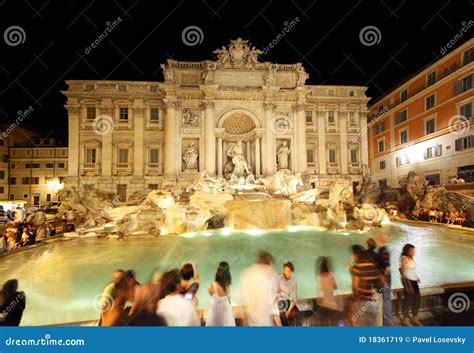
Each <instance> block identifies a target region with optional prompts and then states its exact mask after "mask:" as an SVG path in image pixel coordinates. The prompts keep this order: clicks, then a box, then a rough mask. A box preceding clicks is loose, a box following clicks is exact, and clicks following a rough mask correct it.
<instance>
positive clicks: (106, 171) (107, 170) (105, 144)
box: [100, 99, 115, 183]
mask: <svg viewBox="0 0 474 353" xmlns="http://www.w3.org/2000/svg"><path fill="white" fill-rule="evenodd" d="M113 113H114V109H113V106H112V101H111V100H109V99H103V100H102V104H101V106H100V115H102V116H105V117H110V118H111V119H112V120H113V121H115V119H114V114H113ZM112 131H113V130H111V131H108V130H107V132H106V133H104V134H103V135H102V156H101V158H100V163H101V177H102V180H103V181H102V183H103V182H107V181H106V180H107V177H109V178H110V177H111V176H112V161H113V150H112V149H113V145H112ZM104 177H105V178H104ZM108 180H109V181H110V179H108Z"/></svg>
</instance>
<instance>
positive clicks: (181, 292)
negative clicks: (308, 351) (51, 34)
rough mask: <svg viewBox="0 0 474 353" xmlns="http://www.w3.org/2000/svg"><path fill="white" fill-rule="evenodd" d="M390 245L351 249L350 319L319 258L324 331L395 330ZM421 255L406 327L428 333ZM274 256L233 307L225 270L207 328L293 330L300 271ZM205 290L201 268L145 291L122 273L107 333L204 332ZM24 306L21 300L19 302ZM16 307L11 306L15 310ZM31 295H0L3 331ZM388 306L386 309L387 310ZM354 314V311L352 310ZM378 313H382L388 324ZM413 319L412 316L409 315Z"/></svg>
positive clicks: (103, 311)
mask: <svg viewBox="0 0 474 353" xmlns="http://www.w3.org/2000/svg"><path fill="white" fill-rule="evenodd" d="M385 242H386V237H385V236H383V235H378V236H377V237H376V239H372V238H369V239H367V243H366V247H363V246H361V245H359V244H356V245H353V246H352V247H351V251H352V257H351V261H350V265H349V267H348V270H349V272H350V274H351V276H352V296H351V300H350V301H349V302H350V303H349V305H348V307H349V311H347V310H346V311H344V308H343V307H344V305H343V303H342V299H341V296H338V295H336V291H337V288H338V286H337V276H336V275H335V273H334V272H333V271H332V270H331V267H332V261H331V260H330V259H329V258H328V257H320V258H319V259H318V260H317V263H316V274H317V275H318V276H317V286H318V297H319V298H318V300H317V304H316V307H315V308H316V309H315V310H316V311H315V312H314V314H317V315H318V316H319V317H320V318H321V321H320V323H321V324H323V325H353V326H379V325H385V326H391V325H393V321H392V306H391V267H390V255H389V251H388V249H387V247H386V246H385ZM414 256H415V247H414V246H413V245H411V244H406V245H405V246H404V247H403V250H402V254H401V257H400V267H399V271H400V274H401V281H402V284H403V288H404V290H403V293H404V301H403V307H402V317H403V320H402V322H403V324H404V325H406V326H412V325H421V323H420V321H419V320H418V318H417V315H418V310H419V307H420V290H419V282H420V279H419V277H418V275H417V272H416V265H415V261H414ZM274 264H275V260H274V258H273V256H272V255H271V254H270V253H268V252H266V251H260V252H259V253H258V255H257V258H256V261H255V263H254V264H253V265H252V266H250V267H249V268H247V269H245V270H243V271H242V273H241V275H240V278H239V283H238V286H237V289H236V291H235V294H234V295H235V300H234V301H233V302H234V304H236V306H235V307H234V308H233V307H232V306H231V299H230V298H231V294H232V283H233V282H232V276H231V271H230V265H229V263H227V262H225V261H223V262H220V263H219V265H218V267H217V270H216V273H215V276H214V280H213V282H212V283H211V284H210V285H209V287H208V288H207V290H208V293H209V295H210V297H211V301H210V305H209V308H208V311H207V316H206V318H205V325H206V326H235V325H236V318H238V323H239V324H240V325H244V326H247V325H248V326H288V325H290V323H291V320H292V316H294V315H293V313H295V312H296V311H297V309H296V308H297V306H296V303H297V283H296V280H295V278H294V272H295V266H294V265H293V264H292V263H291V262H289V261H287V262H285V263H284V265H283V268H282V271H281V273H279V274H277V273H276V271H275V269H274ZM199 290H202V289H201V283H200V279H199V274H198V271H197V267H196V264H195V263H194V262H193V261H185V262H183V263H182V264H181V266H180V267H179V268H174V269H171V270H169V271H166V272H164V273H159V272H155V273H154V274H153V276H152V278H151V279H150V281H148V282H146V283H139V282H138V281H137V279H136V276H135V273H134V271H133V270H127V271H125V270H117V271H115V272H114V273H113V276H112V280H111V282H110V283H109V284H108V285H107V286H106V287H105V288H104V290H103V293H102V295H101V298H100V301H99V312H100V319H99V325H100V326H124V325H126V326H200V325H202V324H203V323H204V322H201V318H200V317H199V315H198V310H197V308H198V298H197V293H198V291H199ZM18 298H20V299H21V300H19V299H18ZM13 302H14V303H16V304H15V305H13V306H12V303H13ZM25 305H26V301H25V294H24V293H23V292H18V282H17V281H16V280H10V281H7V282H6V283H5V284H4V286H3V290H2V293H1V295H0V325H18V324H19V323H20V320H21V316H22V312H23V310H24V308H25ZM380 306H382V308H380ZM346 308H347V306H346ZM379 309H381V311H382V312H383V322H382V318H381V317H380V315H379V314H378V313H379ZM410 313H411V315H410Z"/></svg>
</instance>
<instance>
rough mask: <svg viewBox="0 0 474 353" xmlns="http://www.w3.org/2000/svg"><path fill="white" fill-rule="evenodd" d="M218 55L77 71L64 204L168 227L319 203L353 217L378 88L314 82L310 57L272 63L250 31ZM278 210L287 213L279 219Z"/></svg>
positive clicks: (304, 215) (295, 217) (76, 211)
mask: <svg viewBox="0 0 474 353" xmlns="http://www.w3.org/2000/svg"><path fill="white" fill-rule="evenodd" d="M213 54H215V55H214V59H212V60H203V61H198V62H196V61H177V60H172V59H168V60H167V62H166V64H162V65H161V68H162V70H163V76H164V82H138V81H90V80H74V81H67V84H68V86H69V87H68V89H67V91H64V92H63V93H64V94H65V95H66V96H67V105H66V108H67V110H68V115H69V171H68V177H67V181H66V188H65V189H64V191H62V193H63V195H62V199H63V209H62V211H63V212H67V211H69V212H72V213H73V215H71V216H70V217H74V218H75V219H76V220H79V219H81V220H82V221H83V222H84V223H85V224H86V225H87V229H93V228H94V227H96V226H99V225H103V223H104V222H107V221H113V223H114V224H119V223H122V224H124V223H125V224H126V226H124V227H123V229H127V230H130V229H132V228H140V227H143V226H144V224H145V223H146V224H147V226H146V227H145V228H150V229H149V231H153V230H155V231H160V232H161V233H164V234H168V233H183V232H186V231H192V230H195V229H201V228H202V227H207V226H209V224H213V223H217V224H220V226H229V225H230V226H232V227H237V228H261V227H263V228H284V227H286V226H291V225H295V224H296V225H317V226H319V225H320V224H321V222H320V220H319V219H314V217H318V212H319V214H320V215H321V214H324V218H325V219H329V220H330V223H335V224H336V225H340V222H343V223H344V222H345V215H343V213H344V214H345V211H344V207H345V206H344V203H348V204H354V200H353V195H352V190H353V187H354V186H357V185H359V186H361V185H363V180H364V175H366V174H367V168H366V167H367V164H368V148H367V119H366V117H367V102H368V100H369V98H368V97H367V96H366V95H365V91H366V87H361V86H325V85H307V84H306V80H307V79H308V74H307V73H306V71H305V69H304V67H303V65H302V64H301V63H296V64H277V63H271V62H263V61H261V59H260V55H261V54H262V51H260V50H258V49H257V48H255V47H254V46H253V45H252V44H251V43H249V41H248V40H243V39H241V38H238V39H236V40H231V41H230V44H229V45H227V46H222V47H221V48H220V49H216V50H215V51H214V52H213ZM322 193H323V194H325V197H321V198H320V197H318V196H319V195H320V194H322ZM85 199H88V201H87V200H85ZM84 200H85V201H84ZM104 202H105V204H104ZM79 204H80V205H81V207H77V205H79ZM87 205H89V206H87ZM163 205H165V206H166V207H164V206H163ZM295 205H299V206H295ZM117 206H120V207H117ZM150 206H152V207H150ZM298 207H299V208H298ZM308 207H309V208H308ZM318 207H319V208H318ZM321 207H323V211H321ZM154 208H157V210H156V211H157V212H158V210H159V212H158V214H157V213H155V211H153V209H154ZM272 209H273V210H275V209H278V210H282V211H283V212H281V213H282V214H283V213H284V214H285V215H284V216H282V217H277V218H278V219H277V220H272V219H271V214H270V215H269V214H268V210H272ZM318 210H319V211H318ZM286 211H288V212H286ZM114 212H115V214H114ZM327 212H329V213H330V214H329V215H328V214H327ZM370 212H372V211H370ZM374 212H375V211H374ZM270 213H271V212H270ZM376 213H377V212H375V213H374V214H371V215H370V217H369V218H374V219H375V218H377V217H379V216H378V215H377V214H376ZM140 214H141V219H142V220H143V222H142V221H138V220H137V217H139V216H137V215H140ZM146 214H148V215H146ZM246 214H247V216H245V215H246ZM98 215H100V217H99V216H98ZM252 215H261V216H259V217H254V218H259V219H260V220H257V221H255V220H252ZM124 217H125V220H124ZM127 217H128V218H130V217H132V218H134V219H135V220H134V221H130V220H126V218H127ZM268 217H270V219H268ZM99 218H100V219H99ZM102 218H103V219H102ZM139 218H140V217H139ZM219 218H222V219H221V220H219ZM243 218H246V220H243ZM262 218H265V220H262ZM287 218H289V219H287ZM193 219H194V220H195V224H194V225H193V224H191V223H193V221H192V220H193ZM160 220H161V221H160ZM180 220H181V221H180ZM183 220H187V221H183ZM130 222H132V223H133V224H135V227H131V226H130V224H131V223H130ZM150 222H151V223H154V224H155V226H153V225H151V223H150ZM165 223H166V225H165ZM204 224H205V225H204ZM138 225H140V226H139V227H138ZM333 225H334V224H333ZM329 226H331V224H329ZM137 230H138V229H137Z"/></svg>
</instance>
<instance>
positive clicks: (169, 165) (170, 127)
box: [164, 99, 179, 177]
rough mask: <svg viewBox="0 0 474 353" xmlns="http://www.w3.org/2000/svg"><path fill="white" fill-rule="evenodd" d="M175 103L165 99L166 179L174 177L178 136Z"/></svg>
mask: <svg viewBox="0 0 474 353" xmlns="http://www.w3.org/2000/svg"><path fill="white" fill-rule="evenodd" d="M176 103H177V102H176V101H174V100H169V99H167V100H166V101H165V104H166V116H165V131H164V140H165V160H164V174H165V176H166V177H175V174H176V173H177V170H176V156H177V153H178V146H179V141H178V136H176V128H177V125H178V124H177V121H176Z"/></svg>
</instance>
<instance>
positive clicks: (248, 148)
mask: <svg viewBox="0 0 474 353" xmlns="http://www.w3.org/2000/svg"><path fill="white" fill-rule="evenodd" d="M245 145H246V149H247V152H246V153H247V157H246V159H247V163H248V164H249V165H250V164H251V162H252V159H251V158H250V141H245Z"/></svg>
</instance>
